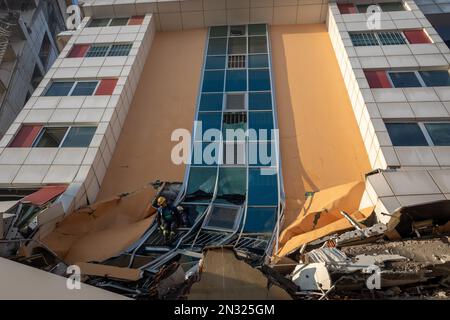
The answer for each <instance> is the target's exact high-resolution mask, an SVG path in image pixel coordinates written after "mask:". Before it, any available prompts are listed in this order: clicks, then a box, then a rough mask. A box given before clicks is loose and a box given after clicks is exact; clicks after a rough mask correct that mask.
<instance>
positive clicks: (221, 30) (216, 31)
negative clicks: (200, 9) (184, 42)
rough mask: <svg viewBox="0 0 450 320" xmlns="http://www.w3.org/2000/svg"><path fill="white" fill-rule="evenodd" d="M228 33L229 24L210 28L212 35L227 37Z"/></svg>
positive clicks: (210, 34)
mask: <svg viewBox="0 0 450 320" xmlns="http://www.w3.org/2000/svg"><path fill="white" fill-rule="evenodd" d="M227 35H228V26H218V27H211V29H209V36H210V37H226V36H227Z"/></svg>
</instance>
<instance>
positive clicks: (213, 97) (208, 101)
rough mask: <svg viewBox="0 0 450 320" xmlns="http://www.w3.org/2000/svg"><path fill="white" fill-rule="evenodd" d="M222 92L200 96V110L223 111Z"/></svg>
mask: <svg viewBox="0 0 450 320" xmlns="http://www.w3.org/2000/svg"><path fill="white" fill-rule="evenodd" d="M222 104H223V94H222V93H204V94H202V95H201V97H200V108H199V111H222Z"/></svg>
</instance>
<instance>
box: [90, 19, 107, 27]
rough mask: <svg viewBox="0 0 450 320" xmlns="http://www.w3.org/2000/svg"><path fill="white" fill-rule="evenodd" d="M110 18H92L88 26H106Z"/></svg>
mask: <svg viewBox="0 0 450 320" xmlns="http://www.w3.org/2000/svg"><path fill="white" fill-rule="evenodd" d="M110 21H111V19H108V18H106V19H92V21H91V23H90V24H89V27H90V28H96V27H107V26H108V24H109V22H110Z"/></svg>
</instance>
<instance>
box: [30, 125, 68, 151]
mask: <svg viewBox="0 0 450 320" xmlns="http://www.w3.org/2000/svg"><path fill="white" fill-rule="evenodd" d="M67 129H68V128H67V127H44V128H43V129H42V130H41V133H40V134H39V137H38V138H37V139H36V142H35V143H34V145H33V147H37V148H58V147H59V146H60V145H61V142H62V141H63V139H64V136H65V135H66V132H67Z"/></svg>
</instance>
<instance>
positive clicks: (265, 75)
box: [248, 69, 270, 91]
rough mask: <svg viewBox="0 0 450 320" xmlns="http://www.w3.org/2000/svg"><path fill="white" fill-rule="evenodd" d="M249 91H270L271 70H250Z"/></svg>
mask: <svg viewBox="0 0 450 320" xmlns="http://www.w3.org/2000/svg"><path fill="white" fill-rule="evenodd" d="M248 76H249V91H268V90H270V73H269V69H250V70H249V71H248Z"/></svg>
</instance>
